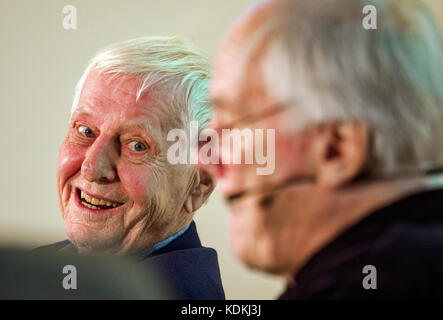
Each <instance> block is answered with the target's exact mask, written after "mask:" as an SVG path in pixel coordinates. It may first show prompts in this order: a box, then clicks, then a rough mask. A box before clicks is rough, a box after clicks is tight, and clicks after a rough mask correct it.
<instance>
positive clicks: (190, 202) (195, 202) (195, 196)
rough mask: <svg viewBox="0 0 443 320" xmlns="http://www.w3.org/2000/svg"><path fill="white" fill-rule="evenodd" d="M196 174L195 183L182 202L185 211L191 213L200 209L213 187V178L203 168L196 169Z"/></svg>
mask: <svg viewBox="0 0 443 320" xmlns="http://www.w3.org/2000/svg"><path fill="white" fill-rule="evenodd" d="M196 175H197V177H196V179H197V184H196V186H195V187H194V190H193V191H192V193H191V194H190V195H189V196H188V198H187V199H186V201H185V203H184V204H183V208H184V209H185V211H186V212H187V213H193V212H195V211H197V210H198V209H200V207H201V206H202V205H203V204H204V203H206V201H207V199H208V198H209V196H210V195H211V193H212V191H213V190H214V188H215V183H214V180H213V178H212V177H211V176H210V175H209V174H208V173H207V172H206V171H205V170H204V169H198V172H197V173H196Z"/></svg>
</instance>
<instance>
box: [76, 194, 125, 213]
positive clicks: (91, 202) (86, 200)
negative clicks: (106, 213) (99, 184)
mask: <svg viewBox="0 0 443 320" xmlns="http://www.w3.org/2000/svg"><path fill="white" fill-rule="evenodd" d="M77 195H78V197H79V199H80V202H81V204H82V205H84V206H85V207H87V208H89V209H93V210H107V209H113V208H117V207H119V206H121V205H122V203H118V202H112V201H108V200H105V199H98V198H94V197H92V196H90V195H88V194H86V193H85V192H84V191H82V190H80V189H77Z"/></svg>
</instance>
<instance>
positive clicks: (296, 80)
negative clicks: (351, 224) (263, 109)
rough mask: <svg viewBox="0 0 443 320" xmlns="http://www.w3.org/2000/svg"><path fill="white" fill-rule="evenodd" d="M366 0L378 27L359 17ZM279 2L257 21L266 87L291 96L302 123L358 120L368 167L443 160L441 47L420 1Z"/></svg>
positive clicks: (376, 169) (377, 171)
mask: <svg viewBox="0 0 443 320" xmlns="http://www.w3.org/2000/svg"><path fill="white" fill-rule="evenodd" d="M368 4H370V5H373V6H375V7H376V8H377V29H376V30H366V29H364V28H363V26H362V20H363V17H364V15H363V13H362V10H363V7H364V6H365V5H368ZM281 9H282V10H281V11H280V12H279V13H278V14H277V15H275V17H274V19H271V20H270V21H269V22H268V24H267V26H266V25H265V26H263V27H264V28H268V31H269V32H268V35H269V34H271V37H270V38H271V42H270V44H269V45H268V46H267V49H268V51H267V53H266V56H265V58H264V59H263V60H262V65H263V68H264V73H265V81H266V84H265V85H266V87H267V90H268V93H269V94H270V95H272V96H274V98H276V99H277V101H278V102H279V103H282V105H288V106H295V109H294V110H296V114H298V116H300V112H301V115H302V118H303V119H305V120H306V121H307V123H305V124H303V125H312V124H314V123H325V122H330V121H360V122H363V123H365V124H366V125H367V126H368V128H369V130H370V135H371V143H372V145H371V150H370V153H369V159H368V168H367V169H366V174H369V175H374V176H377V175H379V176H383V175H390V174H394V173H395V172H397V171H400V172H401V170H405V168H407V169H406V170H426V169H430V168H442V167H443V147H442V146H441V145H440V143H442V141H443V88H442V84H443V50H442V43H441V38H440V33H439V31H438V28H437V27H436V25H435V23H434V21H433V19H432V17H431V16H430V14H429V12H428V11H427V9H426V7H425V6H424V4H423V3H422V2H421V1H417V0H401V1H399V0H321V1H317V0H294V1H287V2H286V3H285V4H284V5H283V6H282V7H281ZM295 120H296V119H295V118H294V119H292V122H293V123H295V122H296V121H295Z"/></svg>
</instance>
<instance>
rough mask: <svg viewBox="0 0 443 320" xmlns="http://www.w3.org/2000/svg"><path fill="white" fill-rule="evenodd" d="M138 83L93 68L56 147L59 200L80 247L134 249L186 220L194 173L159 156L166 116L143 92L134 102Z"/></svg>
mask: <svg viewBox="0 0 443 320" xmlns="http://www.w3.org/2000/svg"><path fill="white" fill-rule="evenodd" d="M137 85H138V82H137V80H136V79H135V78H130V77H125V78H122V77H117V78H115V79H112V80H111V79H110V78H108V77H107V76H104V75H101V74H99V73H98V72H96V71H92V72H91V73H90V74H89V75H88V77H87V79H86V81H85V83H84V85H83V90H82V92H81V95H80V99H79V102H78V106H77V108H76V109H75V111H74V113H73V114H72V117H71V120H70V124H69V129H68V133H67V135H66V138H65V140H64V141H63V143H62V146H61V148H60V154H59V162H58V170H57V186H58V194H59V202H60V207H61V210H62V215H63V219H64V222H65V229H66V232H67V234H68V237H69V239H70V240H71V241H72V242H73V243H74V245H75V246H76V247H77V248H78V249H79V250H80V251H92V252H95V251H100V252H110V253H124V252H137V251H141V250H143V249H145V248H147V247H149V246H150V245H152V244H154V243H156V242H158V241H160V240H162V239H164V238H165V237H167V236H169V235H171V234H173V233H174V232H176V229H177V228H179V227H180V226H181V225H182V224H183V223H184V221H186V217H184V215H185V214H186V213H185V212H184V210H183V203H184V201H185V198H186V196H187V193H188V189H189V184H190V182H191V180H192V176H193V171H192V169H191V168H188V167H186V166H177V165H175V166H173V165H170V164H169V163H168V162H167V160H166V152H167V148H168V144H167V141H166V139H165V138H164V137H165V132H164V131H165V130H166V129H167V128H168V127H169V126H172V123H174V120H173V119H172V118H171V117H173V115H172V116H171V115H170V114H168V113H167V112H166V111H165V110H163V108H162V107H161V106H160V105H159V104H158V103H157V102H156V100H155V99H153V98H152V97H151V96H150V95H149V93H147V94H145V95H143V96H142V97H141V98H140V99H139V101H138V102H137V101H136V92H137V88H138V86H137ZM172 181H174V182H173V183H172Z"/></svg>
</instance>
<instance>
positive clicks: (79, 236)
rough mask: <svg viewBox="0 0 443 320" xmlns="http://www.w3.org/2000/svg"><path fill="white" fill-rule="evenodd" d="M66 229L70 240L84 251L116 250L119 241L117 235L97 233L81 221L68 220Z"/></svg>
mask: <svg viewBox="0 0 443 320" xmlns="http://www.w3.org/2000/svg"><path fill="white" fill-rule="evenodd" d="M65 230H66V234H67V236H68V238H69V240H70V241H71V242H72V243H73V244H74V246H75V247H76V248H77V249H79V250H80V251H83V252H97V253H99V252H108V251H114V250H115V249H116V247H117V246H118V243H119V241H118V240H117V239H115V237H110V236H109V235H102V234H97V231H95V230H91V229H90V228H89V227H88V226H85V225H83V224H79V223H70V222H66V223H65Z"/></svg>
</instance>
